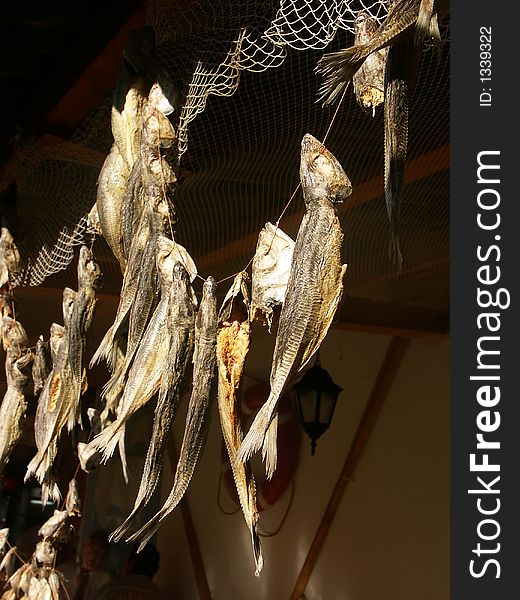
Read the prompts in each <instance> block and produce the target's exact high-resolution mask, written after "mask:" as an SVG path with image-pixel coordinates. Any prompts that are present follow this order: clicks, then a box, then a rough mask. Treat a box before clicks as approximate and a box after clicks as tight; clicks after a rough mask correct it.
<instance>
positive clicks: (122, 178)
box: [96, 143, 130, 273]
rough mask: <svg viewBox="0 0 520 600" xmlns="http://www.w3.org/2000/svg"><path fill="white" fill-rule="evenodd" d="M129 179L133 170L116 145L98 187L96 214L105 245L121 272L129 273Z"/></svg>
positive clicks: (104, 165) (100, 176)
mask: <svg viewBox="0 0 520 600" xmlns="http://www.w3.org/2000/svg"><path fill="white" fill-rule="evenodd" d="M129 178H130V170H129V168H128V165H127V163H126V161H125V159H124V158H123V156H122V155H121V152H120V150H119V147H118V146H117V144H115V143H114V144H113V145H112V148H111V149H110V152H109V154H108V155H107V157H106V158H105V162H104V163H103V166H102V167H101V171H100V172H99V177H98V187H97V198H96V205H97V212H98V219H99V224H100V226H101V231H102V234H103V237H104V238H105V241H106V243H107V244H108V245H109V247H110V249H111V250H112V252H113V253H114V256H115V257H116V258H117V260H118V262H119V266H120V268H121V272H122V273H124V272H125V269H126V258H127V257H126V255H125V252H124V247H123V226H122V222H121V215H122V214H123V202H124V197H125V193H126V190H127V186H128V181H129Z"/></svg>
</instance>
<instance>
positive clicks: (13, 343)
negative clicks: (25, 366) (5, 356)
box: [2, 316, 28, 357]
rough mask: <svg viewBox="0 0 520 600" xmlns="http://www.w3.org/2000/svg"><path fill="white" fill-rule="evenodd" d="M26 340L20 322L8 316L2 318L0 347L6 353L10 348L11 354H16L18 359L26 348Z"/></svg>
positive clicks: (25, 334)
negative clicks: (0, 342) (0, 344)
mask: <svg viewBox="0 0 520 600" xmlns="http://www.w3.org/2000/svg"><path fill="white" fill-rule="evenodd" d="M27 344H28V340H27V333H26V332H25V329H24V327H23V325H22V324H21V323H20V321H17V320H16V319H13V318H11V317H9V316H4V317H2V346H3V348H4V350H6V351H7V349H8V348H11V352H12V353H13V355H14V354H18V357H20V356H21V355H22V353H23V352H24V351H25V349H26V348H27Z"/></svg>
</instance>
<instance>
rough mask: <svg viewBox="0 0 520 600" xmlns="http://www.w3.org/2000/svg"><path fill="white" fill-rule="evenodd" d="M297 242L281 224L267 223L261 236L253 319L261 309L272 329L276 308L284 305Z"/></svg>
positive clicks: (255, 266) (254, 274)
mask: <svg viewBox="0 0 520 600" xmlns="http://www.w3.org/2000/svg"><path fill="white" fill-rule="evenodd" d="M293 250H294V241H293V240H292V239H291V238H290V237H289V236H288V235H287V234H286V233H284V232H283V231H282V230H281V229H280V228H279V227H275V226H274V225H273V224H272V223H266V224H265V226H264V227H263V228H262V230H261V231H260V234H259V235H258V242H257V245H256V251H255V256H254V258H253V264H252V277H251V281H252V283H251V320H254V319H255V318H257V313H258V312H261V313H262V315H263V316H264V317H265V319H266V321H267V324H268V326H269V328H270V327H271V323H272V320H273V309H274V308H275V307H276V306H279V305H280V304H282V302H283V300H284V297H285V290H286V288H287V281H288V280H289V272H290V270H291V260H292V255H293Z"/></svg>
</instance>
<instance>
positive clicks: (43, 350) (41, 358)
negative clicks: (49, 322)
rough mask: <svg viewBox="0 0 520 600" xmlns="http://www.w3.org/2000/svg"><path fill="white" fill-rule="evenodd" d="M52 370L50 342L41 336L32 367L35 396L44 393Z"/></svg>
mask: <svg viewBox="0 0 520 600" xmlns="http://www.w3.org/2000/svg"><path fill="white" fill-rule="evenodd" d="M51 370H52V364H51V354H50V349H49V342H46V341H45V340H44V339H43V335H40V337H39V338H38V341H37V342H36V351H35V354H34V361H33V366H32V379H33V393H34V395H35V396H38V395H39V394H40V392H41V391H42V389H43V386H44V385H45V381H46V380H47V377H49V375H50V372H51Z"/></svg>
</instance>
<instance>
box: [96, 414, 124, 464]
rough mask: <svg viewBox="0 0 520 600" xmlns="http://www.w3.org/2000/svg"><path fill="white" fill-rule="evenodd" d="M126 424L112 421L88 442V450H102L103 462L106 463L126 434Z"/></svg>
mask: <svg viewBox="0 0 520 600" xmlns="http://www.w3.org/2000/svg"><path fill="white" fill-rule="evenodd" d="M124 432H125V426H124V424H123V425H120V424H119V423H117V421H114V422H113V423H110V424H109V425H107V426H106V427H105V429H103V431H101V432H100V433H98V434H97V435H96V437H95V438H94V439H93V440H92V441H91V442H90V443H89V444H88V446H87V450H88V451H91V450H100V451H101V452H102V454H103V458H102V459H101V461H102V462H104V463H106V462H107V461H108V459H109V458H110V457H111V456H112V455H113V454H114V451H115V449H116V447H117V445H118V444H119V440H120V439H121V436H123V435H124Z"/></svg>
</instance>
